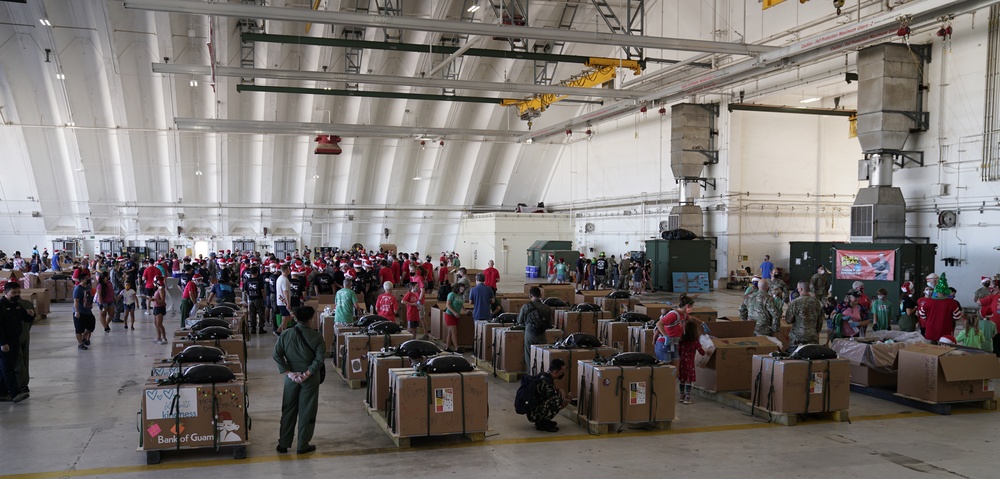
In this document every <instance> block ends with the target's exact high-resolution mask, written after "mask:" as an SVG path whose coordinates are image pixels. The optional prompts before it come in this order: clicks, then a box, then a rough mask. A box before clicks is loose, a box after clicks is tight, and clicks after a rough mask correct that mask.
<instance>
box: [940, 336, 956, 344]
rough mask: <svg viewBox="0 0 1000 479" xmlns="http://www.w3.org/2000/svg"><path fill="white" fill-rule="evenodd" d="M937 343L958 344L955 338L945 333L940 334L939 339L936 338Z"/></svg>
mask: <svg viewBox="0 0 1000 479" xmlns="http://www.w3.org/2000/svg"><path fill="white" fill-rule="evenodd" d="M938 344H958V341H956V340H955V337H954V336H952V335H950V334H946V335H944V336H941V339H938Z"/></svg>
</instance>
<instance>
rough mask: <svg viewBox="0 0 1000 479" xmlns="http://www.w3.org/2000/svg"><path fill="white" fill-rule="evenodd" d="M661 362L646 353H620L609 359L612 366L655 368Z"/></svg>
mask: <svg viewBox="0 0 1000 479" xmlns="http://www.w3.org/2000/svg"><path fill="white" fill-rule="evenodd" d="M659 363H660V362H659V361H658V360H657V359H656V358H655V357H653V356H651V355H649V354H646V353H618V354H616V355H614V356H611V359H608V364H610V365H612V366H653V365H655V364H659Z"/></svg>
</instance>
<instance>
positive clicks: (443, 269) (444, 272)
mask: <svg viewBox="0 0 1000 479" xmlns="http://www.w3.org/2000/svg"><path fill="white" fill-rule="evenodd" d="M447 280H448V262H447V261H444V260H442V261H441V266H438V276H437V281H438V284H444V282H445V281H447Z"/></svg>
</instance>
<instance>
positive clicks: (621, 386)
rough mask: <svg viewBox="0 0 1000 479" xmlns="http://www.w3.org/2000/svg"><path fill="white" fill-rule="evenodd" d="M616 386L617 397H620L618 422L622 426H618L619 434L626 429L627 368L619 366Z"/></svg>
mask: <svg viewBox="0 0 1000 479" xmlns="http://www.w3.org/2000/svg"><path fill="white" fill-rule="evenodd" d="M616 383H617V384H615V396H618V420H619V421H621V424H619V425H618V432H622V429H625V398H626V397H628V392H627V391H625V368H623V367H621V366H618V380H617V381H616Z"/></svg>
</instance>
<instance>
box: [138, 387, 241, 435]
mask: <svg viewBox="0 0 1000 479" xmlns="http://www.w3.org/2000/svg"><path fill="white" fill-rule="evenodd" d="M213 392H214V399H215V401H214V402H215V405H214V407H215V408H216V409H214V410H213ZM141 405H142V406H141V410H142V424H141V425H140V430H141V432H140V434H141V435H142V446H141V447H142V449H143V450H144V451H153V450H162V449H174V448H177V446H178V442H179V444H180V447H181V448H196V447H197V448H209V447H213V446H214V445H215V434H216V433H219V434H220V437H219V444H220V445H222V446H233V445H241V444H245V443H247V442H249V437H248V435H249V431H248V430H247V404H246V388H245V386H244V382H243V381H233V382H228V383H217V384H214V385H212V384H182V385H180V389H179V390H178V386H176V385H170V386H160V385H155V384H147V385H145V386H143V388H142V400H141ZM213 411H215V415H213ZM178 423H179V427H178Z"/></svg>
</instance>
